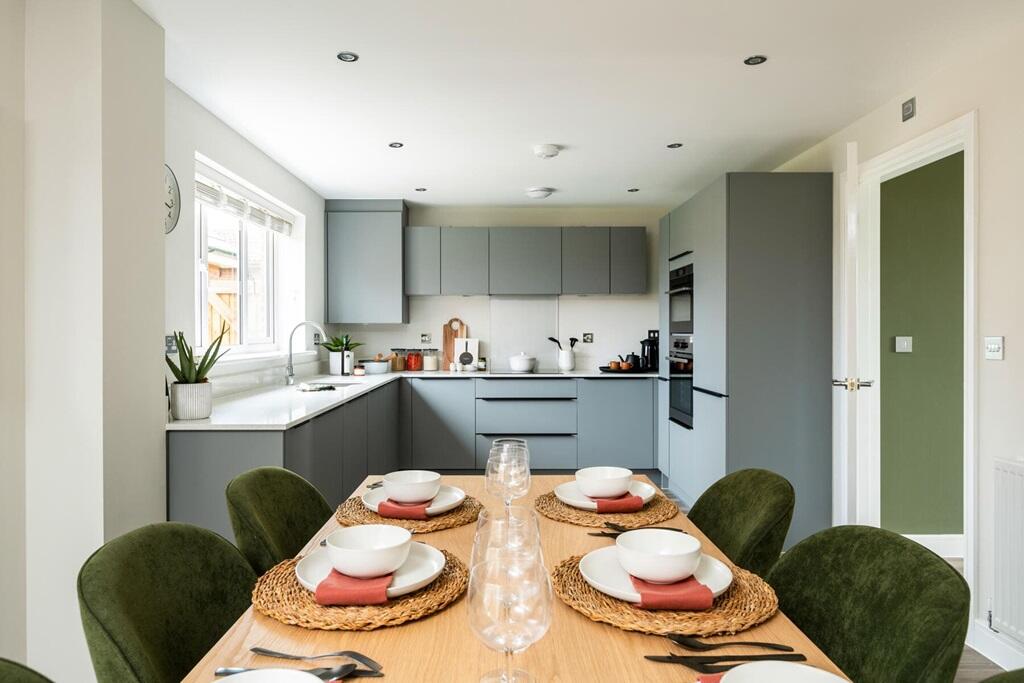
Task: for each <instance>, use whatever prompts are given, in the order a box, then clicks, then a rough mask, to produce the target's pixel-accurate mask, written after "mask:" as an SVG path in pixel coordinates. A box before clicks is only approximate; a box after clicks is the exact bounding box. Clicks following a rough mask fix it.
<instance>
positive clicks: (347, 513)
mask: <svg viewBox="0 0 1024 683" xmlns="http://www.w3.org/2000/svg"><path fill="white" fill-rule="evenodd" d="M482 509H483V505H481V504H480V501H479V500H477V499H476V498H474V497H473V496H469V495H467V496H466V500H464V501H462V505H460V506H459V507H457V508H455V509H454V510H449V511H448V512H445V513H442V514H440V515H437V516H435V517H431V518H430V519H392V518H391V517H381V516H380V515H378V514H377V513H376V512H374V511H373V510H371V509H370V508H368V507H366V506H365V505H364V504H363V501H362V499H361V498H349V499H348V500H346V501H345V502H344V503H342V504H341V505H339V506H338V510H337V511H336V512H335V513H334V518H335V519H336V520H338V524H340V525H342V526H355V525H356V524H391V525H394V526H400V527H402V528H403V529H408V530H409V531H411V532H412V533H414V534H429V533H430V532H431V531H441V530H442V529H451V528H454V527H457V526H462V525H463V524H472V523H473V522H475V521H476V518H477V517H478V516H479V515H480V510H482Z"/></svg>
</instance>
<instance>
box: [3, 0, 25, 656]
mask: <svg viewBox="0 0 1024 683" xmlns="http://www.w3.org/2000/svg"><path fill="white" fill-rule="evenodd" d="M0 97H2V99H0V206H2V207H3V211H4V220H3V222H2V223H0V292H3V296H0V321H3V324H2V325H0V348H2V349H3V353H0V377H2V378H3V381H2V382H0V434H3V440H2V443H3V447H2V448H0V520H3V523H0V605H3V606H4V608H3V609H2V610H0V657H7V658H8V659H16V660H19V661H23V660H24V659H25V365H24V353H25V284H24V277H25V231H24V227H25V223H24V202H25V196H24V180H25V2H24V0H0Z"/></svg>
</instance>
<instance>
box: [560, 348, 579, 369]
mask: <svg viewBox="0 0 1024 683" xmlns="http://www.w3.org/2000/svg"><path fill="white" fill-rule="evenodd" d="M558 369H559V370H561V371H562V372H569V371H571V370H575V369H576V353H575V352H574V351H572V350H571V349H561V350H560V351H559V352H558Z"/></svg>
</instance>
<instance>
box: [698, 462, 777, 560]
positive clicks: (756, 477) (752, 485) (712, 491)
mask: <svg viewBox="0 0 1024 683" xmlns="http://www.w3.org/2000/svg"><path fill="white" fill-rule="evenodd" d="M794 503H795V496H794V495H793V486H792V484H790V483H789V482H788V481H787V480H786V479H785V478H784V477H781V476H779V475H778V474H775V473H774V472H769V471H768V470H758V469H748V470H739V471H737V472H733V473H732V474H729V475H726V476H725V477H722V478H721V479H719V480H718V481H716V482H715V483H714V484H712V485H711V487H710V488H708V490H707V491H705V492H704V495H702V496H701V497H700V498H698V499H697V502H696V503H694V504H693V507H692V508H691V509H690V512H689V514H688V515H687V516H688V517H689V518H690V521H692V522H693V523H694V524H696V525H697V528H698V529H700V530H701V531H702V532H704V534H705V535H706V536H707V537H708V538H709V539H711V541H712V543H714V544H715V545H717V546H718V548H719V550H721V551H722V552H723V553H725V554H726V556H727V557H728V558H729V559H730V560H732V561H733V562H734V563H735V564H738V565H739V566H741V567H743V568H744V569H749V570H750V571H752V572H754V573H755V574H759V575H761V576H764V574H765V572H767V571H768V570H769V569H770V568H771V566H772V565H773V564H775V561H776V560H778V559H779V554H780V553H781V552H782V544H783V543H785V541H786V534H787V533H789V523H790V522H791V521H793V505H794Z"/></svg>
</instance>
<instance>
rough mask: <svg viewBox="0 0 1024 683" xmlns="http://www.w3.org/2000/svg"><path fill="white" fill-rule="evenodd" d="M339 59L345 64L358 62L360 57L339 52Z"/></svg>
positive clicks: (353, 53)
mask: <svg viewBox="0 0 1024 683" xmlns="http://www.w3.org/2000/svg"><path fill="white" fill-rule="evenodd" d="M338 59H339V60H341V61H343V62H358V61H359V55H357V54H356V53H355V52H339V53H338Z"/></svg>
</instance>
